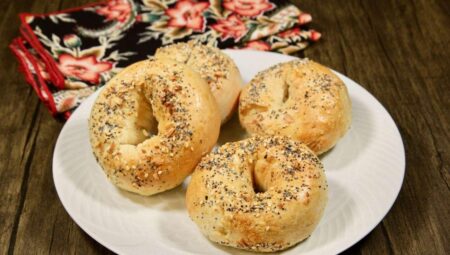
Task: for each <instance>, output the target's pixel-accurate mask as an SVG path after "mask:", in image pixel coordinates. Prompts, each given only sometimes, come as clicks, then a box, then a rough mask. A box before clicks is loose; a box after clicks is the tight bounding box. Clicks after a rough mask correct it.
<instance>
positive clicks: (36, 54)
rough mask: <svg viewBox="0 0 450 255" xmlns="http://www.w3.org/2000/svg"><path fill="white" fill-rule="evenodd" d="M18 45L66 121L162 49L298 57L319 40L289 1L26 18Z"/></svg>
mask: <svg viewBox="0 0 450 255" xmlns="http://www.w3.org/2000/svg"><path fill="white" fill-rule="evenodd" d="M21 18H22V27H21V32H22V37H23V38H18V39H16V40H15V41H14V42H13V43H12V44H11V46H10V47H11V49H12V50H13V51H14V53H15V54H16V56H17V58H18V59H19V60H20V63H21V65H22V70H23V71H24V73H25V75H26V78H27V81H28V82H29V83H30V84H31V85H32V86H33V88H34V89H35V90H36V93H37V94H38V95H39V96H40V98H41V100H42V101H44V102H45V103H46V105H47V106H48V107H49V109H50V110H51V111H52V112H53V113H54V114H55V115H58V114H64V115H65V116H66V117H68V116H69V115H70V112H71V111H72V110H73V109H75V108H76V106H78V105H79V104H80V103H81V102H82V101H83V100H84V99H85V98H86V97H87V96H89V95H90V94H92V93H93V92H94V91H95V90H96V89H97V88H98V87H100V86H102V85H103V84H105V83H106V82H107V81H108V80H109V79H111V78H112V77H113V76H114V75H115V74H117V73H118V72H119V71H120V70H122V69H123V68H124V67H126V66H128V65H130V64H131V63H134V62H136V61H139V60H142V59H145V58H147V57H148V56H151V55H153V53H154V52H155V51H156V49H157V48H158V47H160V46H162V45H166V44H170V43H174V42H180V41H187V40H197V41H199V42H201V43H205V44H209V45H214V46H217V47H219V48H252V49H257V50H271V51H278V52H281V53H287V54H289V53H292V52H295V51H298V50H302V49H303V48H305V47H306V46H307V45H308V44H309V43H310V42H311V41H316V40H318V39H319V37H320V34H319V33H318V32H316V31H314V30H310V29H308V28H307V27H305V24H307V23H309V22H310V21H311V16H310V15H309V14H307V13H303V12H302V11H300V10H299V9H298V8H297V7H295V6H294V5H292V4H290V3H289V2H287V1H276V4H275V1H274V2H272V1H269V0H210V1H194V0H111V1H108V2H106V3H99V4H92V5H90V6H85V7H80V8H76V9H72V10H67V11H62V12H58V13H52V14H46V15H34V14H22V15H21Z"/></svg>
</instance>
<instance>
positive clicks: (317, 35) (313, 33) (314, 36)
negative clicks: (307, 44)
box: [310, 30, 322, 42]
mask: <svg viewBox="0 0 450 255" xmlns="http://www.w3.org/2000/svg"><path fill="white" fill-rule="evenodd" d="M320 37H322V34H321V33H319V32H317V31H315V30H311V37H310V39H311V41H313V42H316V41H318V40H319V39H320Z"/></svg>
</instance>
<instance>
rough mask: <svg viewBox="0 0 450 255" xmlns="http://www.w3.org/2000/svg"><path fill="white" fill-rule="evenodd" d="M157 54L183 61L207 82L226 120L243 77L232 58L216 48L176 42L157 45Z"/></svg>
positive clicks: (236, 100)
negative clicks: (158, 46)
mask: <svg viewBox="0 0 450 255" xmlns="http://www.w3.org/2000/svg"><path fill="white" fill-rule="evenodd" d="M155 57H156V58H160V57H161V58H170V59H173V60H176V61H179V62H181V63H185V64H186V65H188V66H189V67H191V68H192V69H193V70H194V71H196V72H198V73H199V74H200V76H201V77H202V78H203V79H205V81H206V82H207V83H208V85H209V87H210V89H211V92H212V94H213V96H214V98H215V99H216V102H217V104H218V106H219V111H220V116H221V119H222V123H225V122H226V121H227V120H228V119H229V118H230V117H231V115H232V113H233V110H234V109H235V108H236V106H237V102H238V97H239V93H240V91H241V86H242V83H243V81H242V78H241V74H240V73H239V69H238V68H237V66H236V65H235V63H234V61H233V60H232V59H231V58H230V57H228V56H227V55H226V54H225V53H223V52H222V51H220V50H219V49H217V48H214V47H210V46H206V45H202V44H198V43H194V42H192V41H191V42H188V43H177V44H172V45H169V46H166V47H162V48H159V49H158V50H157V51H156V54H155Z"/></svg>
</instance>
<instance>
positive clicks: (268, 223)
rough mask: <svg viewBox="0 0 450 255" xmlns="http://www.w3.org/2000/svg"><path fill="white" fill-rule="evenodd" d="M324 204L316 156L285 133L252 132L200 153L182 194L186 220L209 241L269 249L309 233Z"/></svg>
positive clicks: (324, 190)
mask: <svg viewBox="0 0 450 255" xmlns="http://www.w3.org/2000/svg"><path fill="white" fill-rule="evenodd" d="M326 203H327V183H326V176H325V173H324V171H323V167H322V164H321V162H320V161H319V159H318V158H317V156H316V155H315V154H314V153H313V152H312V151H311V150H310V149H309V148H308V147H307V146H306V145H304V144H303V143H301V142H298V141H295V140H292V139H290V138H288V137H282V136H278V137H277V136H275V137H273V136H270V137H259V136H255V137H252V138H249V139H247V140H242V141H238V142H234V143H227V144H225V145H223V146H221V147H220V148H219V149H218V150H216V151H214V152H211V153H210V154H208V155H207V156H205V157H204V158H203V159H202V160H201V162H200V163H199V165H198V166H197V168H196V169H195V171H194V174H193V175H192V179H191V182H190V183H189V186H188V189H187V193H186V204H187V209H188V212H189V215H190V217H191V219H192V220H193V221H194V222H195V223H196V224H197V226H198V227H199V228H200V231H201V232H202V233H203V234H204V235H205V236H206V237H208V238H209V239H210V240H211V241H213V242H216V243H219V244H222V245H226V246H231V247H235V248H240V249H246V250H252V251H259V252H273V251H278V250H283V249H286V248H288V247H290V246H293V245H295V244H297V243H298V242H300V241H302V240H304V239H305V238H307V237H308V236H310V235H311V233H312V231H313V230H314V229H315V227H316V226H317V224H318V222H319V220H320V219H321V217H322V214H323V211H324V208H325V205H326Z"/></svg>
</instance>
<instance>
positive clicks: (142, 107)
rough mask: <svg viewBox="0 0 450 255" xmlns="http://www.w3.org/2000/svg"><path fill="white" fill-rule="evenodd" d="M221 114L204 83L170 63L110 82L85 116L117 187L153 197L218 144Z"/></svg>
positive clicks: (137, 67)
mask: <svg viewBox="0 0 450 255" xmlns="http://www.w3.org/2000/svg"><path fill="white" fill-rule="evenodd" d="M219 129H220V113H219V110H218V107H217V104H216V102H215V100H214V97H213V96H212V94H211V92H210V90H209V88H208V85H207V84H206V82H205V81H204V80H203V79H202V78H201V77H200V75H199V74H198V73H196V72H194V71H193V70H192V69H190V68H189V67H188V66H186V65H184V64H182V63H179V62H176V61H173V60H169V59H158V60H156V59H150V60H145V61H141V62H138V63H136V64H133V65H131V66H129V67H127V68H125V69H124V70H123V71H122V72H120V73H119V74H118V75H116V76H115V77H114V78H112V79H111V80H110V81H109V82H108V84H107V85H106V86H105V88H104V89H103V90H102V91H101V92H100V95H99V96H98V98H97V99H96V101H95V104H94V106H93V108H92V112H91V115H90V118H89V132H90V142H91V145H92V149H93V152H94V155H95V157H96V159H97V161H98V162H99V164H100V165H101V167H102V168H103V170H104V172H105V173H106V175H107V176H108V178H109V179H110V180H111V181H112V182H113V183H114V184H115V185H117V186H118V187H120V188H122V189H125V190H128V191H131V192H135V193H139V194H142V195H152V194H155V193H158V192H162V191H165V190H168V189H171V188H173V187H175V186H177V185H179V184H180V183H181V182H182V181H183V180H184V179H185V178H186V176H188V175H189V174H190V173H191V172H192V170H193V169H194V168H195V166H196V165H197V163H198V162H199V160H200V158H201V157H202V155H204V154H206V153H207V152H209V151H210V150H211V148H212V147H213V145H214V144H215V143H216V141H217V138H218V135H219Z"/></svg>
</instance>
